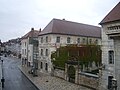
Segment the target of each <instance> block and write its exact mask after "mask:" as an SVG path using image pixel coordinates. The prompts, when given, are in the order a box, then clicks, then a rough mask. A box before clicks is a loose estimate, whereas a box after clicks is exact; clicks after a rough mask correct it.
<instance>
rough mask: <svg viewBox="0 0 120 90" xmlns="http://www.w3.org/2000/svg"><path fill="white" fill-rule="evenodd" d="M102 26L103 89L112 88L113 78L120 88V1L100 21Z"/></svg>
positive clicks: (119, 89) (119, 88)
mask: <svg viewBox="0 0 120 90" xmlns="http://www.w3.org/2000/svg"><path fill="white" fill-rule="evenodd" d="M100 25H101V26H102V63H103V69H102V78H101V79H102V81H101V86H102V89H101V90H106V89H111V88H113V87H112V83H113V82H112V81H113V79H114V80H115V79H116V80H117V87H118V88H117V89H115V90H120V2H119V3H118V4H117V5H116V6H115V7H114V8H113V9H112V10H111V11H110V12H109V13H108V14H107V15H106V16H105V18H104V19H103V20H102V21H101V22H100ZM112 90H113V89H112Z"/></svg>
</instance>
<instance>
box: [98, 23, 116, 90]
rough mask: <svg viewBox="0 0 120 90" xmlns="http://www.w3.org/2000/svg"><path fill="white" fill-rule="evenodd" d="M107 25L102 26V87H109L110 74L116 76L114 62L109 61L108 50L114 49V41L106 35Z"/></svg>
mask: <svg viewBox="0 0 120 90" xmlns="http://www.w3.org/2000/svg"><path fill="white" fill-rule="evenodd" d="M107 26H108V25H103V26H102V64H103V65H104V68H103V69H102V77H101V81H100V82H101V88H102V89H107V88H108V76H114V64H109V62H108V51H109V50H113V51H114V41H113V39H110V38H109V37H108V35H106V29H107Z"/></svg>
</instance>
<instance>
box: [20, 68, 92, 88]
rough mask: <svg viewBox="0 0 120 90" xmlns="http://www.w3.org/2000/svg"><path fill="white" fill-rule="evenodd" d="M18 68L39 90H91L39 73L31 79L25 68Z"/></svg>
mask: <svg viewBox="0 0 120 90" xmlns="http://www.w3.org/2000/svg"><path fill="white" fill-rule="evenodd" d="M19 68H20V70H21V71H22V72H23V73H24V74H25V75H26V76H27V77H28V78H29V79H30V80H31V81H32V82H33V83H34V84H35V85H36V86H37V87H38V88H39V89H40V90H92V89H89V88H87V87H83V86H80V85H77V84H74V83H70V82H67V81H65V80H63V79H61V78H58V77H53V76H50V75H47V74H44V73H41V72H38V77H33V76H32V74H28V71H29V69H28V68H27V67H25V66H22V67H21V66H19Z"/></svg>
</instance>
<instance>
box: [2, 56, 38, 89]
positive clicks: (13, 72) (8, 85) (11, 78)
mask: <svg viewBox="0 0 120 90" xmlns="http://www.w3.org/2000/svg"><path fill="white" fill-rule="evenodd" d="M2 59H3V70H4V78H5V86H4V88H3V90H39V89H37V88H36V86H34V85H33V84H32V83H31V82H30V81H29V80H28V78H26V76H24V74H23V73H22V72H21V71H20V70H19V68H18V65H20V63H21V62H20V60H19V59H15V58H12V57H2Z"/></svg>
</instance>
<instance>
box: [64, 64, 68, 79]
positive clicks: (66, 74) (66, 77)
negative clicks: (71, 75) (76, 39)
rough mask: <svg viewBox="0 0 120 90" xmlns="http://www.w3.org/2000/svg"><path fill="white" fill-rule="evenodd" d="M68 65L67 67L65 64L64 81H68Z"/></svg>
mask: <svg viewBox="0 0 120 90" xmlns="http://www.w3.org/2000/svg"><path fill="white" fill-rule="evenodd" d="M67 71H68V65H67V63H65V77H64V79H65V80H66V81H68V72H67Z"/></svg>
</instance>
